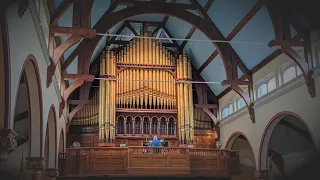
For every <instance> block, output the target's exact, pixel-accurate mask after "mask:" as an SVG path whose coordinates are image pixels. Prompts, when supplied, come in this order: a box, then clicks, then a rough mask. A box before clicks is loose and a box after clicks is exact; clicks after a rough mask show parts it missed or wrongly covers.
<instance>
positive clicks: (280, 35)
mask: <svg viewBox="0 0 320 180" xmlns="http://www.w3.org/2000/svg"><path fill="white" fill-rule="evenodd" d="M266 6H267V9H268V12H269V14H270V17H271V20H272V23H273V28H274V32H275V39H274V40H272V41H271V42H270V46H280V47H281V49H282V50H283V52H284V53H285V54H286V55H288V56H289V57H290V58H291V59H292V60H293V61H294V62H295V63H296V64H297V66H298V67H299V68H300V70H301V72H302V74H303V77H304V79H305V82H306V85H307V86H308V92H309V94H310V96H311V97H313V98H314V97H316V89H315V82H314V78H313V76H312V75H313V71H312V66H313V65H312V64H313V60H312V55H311V42H310V35H309V34H305V33H302V32H300V33H301V34H300V35H301V36H302V37H303V38H304V39H303V40H304V44H303V45H299V44H298V43H297V42H298V41H295V40H293V39H292V38H291V32H290V24H291V20H292V18H291V16H292V14H291V13H290V9H288V8H286V6H285V4H278V3H277V1H276V0H268V1H267V2H266ZM297 45H298V46H301V47H302V48H303V49H304V52H305V57H304V58H303V57H301V56H300V55H299V54H298V53H297V52H296V51H295V50H294V49H293V46H297Z"/></svg>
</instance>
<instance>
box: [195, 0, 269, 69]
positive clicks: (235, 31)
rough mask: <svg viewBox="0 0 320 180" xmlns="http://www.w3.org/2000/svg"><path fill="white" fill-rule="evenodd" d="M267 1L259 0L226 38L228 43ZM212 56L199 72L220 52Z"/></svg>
mask: <svg viewBox="0 0 320 180" xmlns="http://www.w3.org/2000/svg"><path fill="white" fill-rule="evenodd" d="M264 3H265V0H259V1H258V2H257V3H256V4H255V5H254V6H253V7H252V8H251V9H250V11H249V12H248V13H247V14H246V15H245V16H244V17H243V19H242V20H241V21H240V22H239V24H238V25H237V26H236V27H235V28H234V29H233V30H232V31H231V33H230V34H229V35H228V36H227V37H226V40H227V41H231V40H232V39H233V38H234V37H235V36H236V35H237V34H238V33H239V32H240V31H241V29H242V28H243V27H244V26H245V25H246V24H247V23H248V22H249V21H250V20H251V19H252V17H253V16H254V15H255V14H256V13H257V12H258V11H259V10H260V9H261V7H262V6H263V5H264ZM212 55H214V56H210V57H209V58H208V59H207V60H206V61H205V62H204V63H203V64H202V65H201V66H200V68H199V71H200V72H202V71H203V70H204V69H205V68H206V67H207V66H208V65H209V64H210V63H211V62H212V61H213V59H214V58H216V56H217V55H218V51H217V50H215V51H214V52H213V53H212Z"/></svg>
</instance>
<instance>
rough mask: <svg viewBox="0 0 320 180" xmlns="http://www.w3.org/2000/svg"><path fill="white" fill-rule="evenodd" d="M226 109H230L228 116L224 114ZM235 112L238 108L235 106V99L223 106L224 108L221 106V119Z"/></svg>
mask: <svg viewBox="0 0 320 180" xmlns="http://www.w3.org/2000/svg"><path fill="white" fill-rule="evenodd" d="M230 105H232V113H230V112H229V108H230ZM225 109H228V113H227V114H228V115H227V116H223V111H224V110H225ZM235 112H236V110H235V107H234V101H231V102H229V103H227V104H226V105H224V106H222V108H221V119H225V118H227V117H229V116H230V115H232V114H233V113H235Z"/></svg>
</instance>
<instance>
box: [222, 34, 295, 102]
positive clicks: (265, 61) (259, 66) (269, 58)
mask: <svg viewBox="0 0 320 180" xmlns="http://www.w3.org/2000/svg"><path fill="white" fill-rule="evenodd" d="M292 39H294V40H300V39H301V37H300V36H299V35H296V36H295V37H293V38H292ZM282 53H283V50H282V49H277V50H276V51H274V52H273V53H271V54H270V55H269V56H267V57H266V58H264V59H263V60H262V61H261V62H260V63H259V64H257V65H256V66H255V67H253V68H252V69H251V70H250V72H251V74H254V73H256V72H258V71H259V70H260V69H262V68H263V67H264V66H266V65H267V64H269V63H270V62H271V61H273V60H274V59H275V58H277V57H279V56H280V55H281V54H282ZM239 79H242V80H244V79H245V76H244V75H243V76H241V77H240V78H239ZM231 90H232V89H231V87H228V88H226V89H225V90H224V91H222V92H221V93H220V94H219V95H218V96H217V98H218V99H220V98H221V97H223V96H224V95H226V94H228V93H229V92H230V91H231Z"/></svg>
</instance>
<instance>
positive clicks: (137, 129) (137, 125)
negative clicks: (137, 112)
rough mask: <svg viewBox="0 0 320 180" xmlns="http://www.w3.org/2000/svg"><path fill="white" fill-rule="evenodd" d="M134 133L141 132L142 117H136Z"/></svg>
mask: <svg viewBox="0 0 320 180" xmlns="http://www.w3.org/2000/svg"><path fill="white" fill-rule="evenodd" d="M134 133H135V134H141V117H139V116H138V117H136V118H135V122H134Z"/></svg>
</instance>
